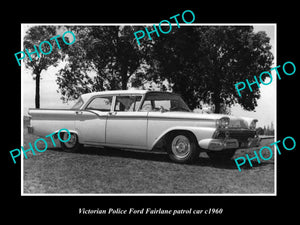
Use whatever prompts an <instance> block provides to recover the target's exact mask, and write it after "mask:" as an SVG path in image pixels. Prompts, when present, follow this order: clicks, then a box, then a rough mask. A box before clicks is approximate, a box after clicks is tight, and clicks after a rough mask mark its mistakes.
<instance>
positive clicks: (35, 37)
mask: <svg viewBox="0 0 300 225" xmlns="http://www.w3.org/2000/svg"><path fill="white" fill-rule="evenodd" d="M56 35H57V27H55V26H34V27H31V28H29V29H28V31H27V32H26V35H25V36H24V42H23V43H24V44H23V45H24V52H26V50H25V49H27V50H28V52H29V53H33V52H34V51H36V50H37V51H39V44H40V43H41V42H43V41H49V39H50V38H52V37H54V36H56ZM66 39H67V38H66ZM57 40H58V43H59V44H60V46H61V47H62V48H64V47H63V46H64V45H63V44H61V43H62V40H59V39H57ZM54 43H55V41H53V42H52V44H53V45H52V46H53V47H52V51H51V53H50V54H48V55H44V54H42V53H41V52H39V57H38V55H37V53H34V54H31V55H30V57H31V60H30V59H29V57H28V56H26V57H25V59H24V62H25V67H26V68H28V69H30V70H31V71H32V75H33V79H34V80H35V107H36V108H40V79H41V73H42V71H43V70H47V69H48V67H49V66H57V65H58V62H59V60H60V59H61V58H62V55H61V54H60V52H59V51H58V48H57V46H55V44H54ZM34 46H35V47H34ZM42 50H43V52H49V51H50V46H49V45H45V44H44V45H42Z"/></svg>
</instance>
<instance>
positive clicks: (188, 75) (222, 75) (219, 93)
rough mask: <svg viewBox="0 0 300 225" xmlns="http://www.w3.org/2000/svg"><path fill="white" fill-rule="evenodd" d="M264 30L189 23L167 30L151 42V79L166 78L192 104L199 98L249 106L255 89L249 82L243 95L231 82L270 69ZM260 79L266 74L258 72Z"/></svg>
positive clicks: (217, 106)
mask: <svg viewBox="0 0 300 225" xmlns="http://www.w3.org/2000/svg"><path fill="white" fill-rule="evenodd" d="M270 48H271V46H270V45H269V38H268V37H267V36H266V33H265V32H258V33H254V32H253V27H251V26H192V27H181V28H180V29H172V33H170V34H168V36H163V37H160V38H159V39H157V40H156V41H155V45H154V46H153V51H152V58H153V62H155V64H156V66H155V67H152V68H156V69H155V70H153V71H152V77H153V78H154V79H158V77H159V78H160V80H165V79H167V80H168V81H169V82H170V84H171V88H172V90H173V91H174V92H177V93H181V95H182V96H183V97H184V98H185V99H186V101H187V103H188V104H189V106H190V107H191V108H192V109H193V108H195V107H196V106H197V105H198V104H199V102H200V101H201V100H202V101H203V102H205V103H213V104H214V105H215V112H216V113H219V112H220V111H221V105H222V104H225V105H226V106H231V105H232V104H235V103H239V104H241V106H242V107H243V108H244V109H246V110H254V109H255V107H256V106H257V99H258V98H259V97H260V92H259V89H258V88H257V87H256V85H253V86H252V89H253V92H250V91H249V90H248V91H246V90H244V91H245V92H244V93H243V96H242V97H239V96H238V95H237V92H236V90H235V87H234V84H235V83H237V82H240V81H244V80H245V79H248V80H249V81H250V82H251V81H254V79H253V76H254V75H258V74H260V73H261V72H263V71H266V70H269V69H270V66H271V64H272V60H273V56H272V53H271V52H270ZM262 78H263V80H264V79H265V77H262Z"/></svg>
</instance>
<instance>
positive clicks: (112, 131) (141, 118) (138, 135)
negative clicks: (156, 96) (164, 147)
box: [106, 95, 148, 149]
mask: <svg viewBox="0 0 300 225" xmlns="http://www.w3.org/2000/svg"><path fill="white" fill-rule="evenodd" d="M141 99H142V96H140V95H119V96H116V100H115V105H114V108H113V110H112V112H110V113H109V114H108V116H107V124H106V143H107V144H111V145H116V146H120V147H122V146H123V147H131V148H142V149H145V148H146V143H147V114H148V113H147V112H140V111H137V109H138V107H139V104H140V102H141Z"/></svg>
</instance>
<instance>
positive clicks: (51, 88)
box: [21, 24, 277, 127]
mask: <svg viewBox="0 0 300 225" xmlns="http://www.w3.org/2000/svg"><path fill="white" fill-rule="evenodd" d="M247 25H249V24H247ZM30 26H31V25H28V24H22V25H21V34H22V35H24V34H25V32H26V30H28V28H29V27H30ZM253 27H254V32H258V31H265V32H266V33H267V36H268V37H270V44H271V46H272V48H271V52H272V53H273V55H274V58H275V61H274V63H273V66H272V67H275V66H276V49H275V48H276V29H275V25H274V24H255V25H253ZM50 38H51V37H49V39H50ZM21 40H22V38H21ZM50 54H51V53H50ZM64 64H65V63H61V64H60V65H59V66H58V67H53V66H51V67H49V69H48V70H47V71H42V74H41V82H40V108H54V109H58V108H70V107H71V106H72V105H73V104H74V102H73V101H72V102H69V103H67V104H66V103H63V102H62V100H61V99H60V97H61V96H60V94H59V93H57V90H58V85H57V84H56V82H55V80H56V75H55V74H56V73H57V72H58V70H59V69H61V68H63V66H64ZM273 72H275V71H273ZM253 75H256V76H257V77H258V76H259V74H253ZM272 75H273V82H272V83H271V84H269V85H261V88H260V91H261V98H260V99H258V101H257V103H258V106H257V107H256V109H255V111H251V112H249V111H245V110H243V109H242V108H241V107H240V106H239V105H234V106H233V107H232V108H231V115H234V116H243V117H252V118H256V119H258V123H257V126H258V127H263V126H267V125H269V126H270V124H271V122H273V123H274V124H275V125H276V121H275V116H276V82H277V80H276V79H277V76H276V75H275V73H272ZM21 76H22V108H23V114H24V115H28V108H35V81H34V80H33V79H32V75H31V73H30V71H29V70H28V69H25V66H24V65H23V63H22V66H21ZM275 78H276V79H275ZM241 82H242V80H241ZM244 82H245V81H244ZM265 82H266V83H267V82H268V81H267V80H266V81H265Z"/></svg>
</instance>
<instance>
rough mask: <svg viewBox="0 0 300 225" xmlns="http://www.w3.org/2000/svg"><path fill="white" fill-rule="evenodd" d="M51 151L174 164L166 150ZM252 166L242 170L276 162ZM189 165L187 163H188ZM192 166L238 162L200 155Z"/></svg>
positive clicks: (231, 166)
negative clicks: (217, 159) (212, 158)
mask: <svg viewBox="0 0 300 225" xmlns="http://www.w3.org/2000/svg"><path fill="white" fill-rule="evenodd" d="M48 150H50V151H56V152H63V153H66V154H68V153H72V154H83V155H97V156H105V157H120V158H131V159H138V160H147V161H156V162H166V163H171V164H174V163H175V162H172V161H171V160H170V158H169V157H168V155H167V154H166V153H165V152H144V151H138V150H127V149H117V148H97V147H89V146H87V147H84V148H83V149H82V150H80V151H79V152H66V151H64V150H62V149H61V148H49V149H48ZM251 163H252V167H251V166H250V164H249V162H246V163H245V164H244V165H242V166H241V169H242V170H247V169H251V168H255V167H260V166H266V165H268V164H274V162H270V161H266V162H263V161H262V162H260V163H258V162H257V161H252V162H251ZM186 165H187V164H186ZM189 165H191V166H208V167H215V168H221V169H230V170H232V169H234V170H237V166H236V163H235V161H234V159H231V160H224V161H214V160H211V159H210V158H209V157H199V158H198V159H197V160H196V161H195V162H193V163H190V164H189Z"/></svg>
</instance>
